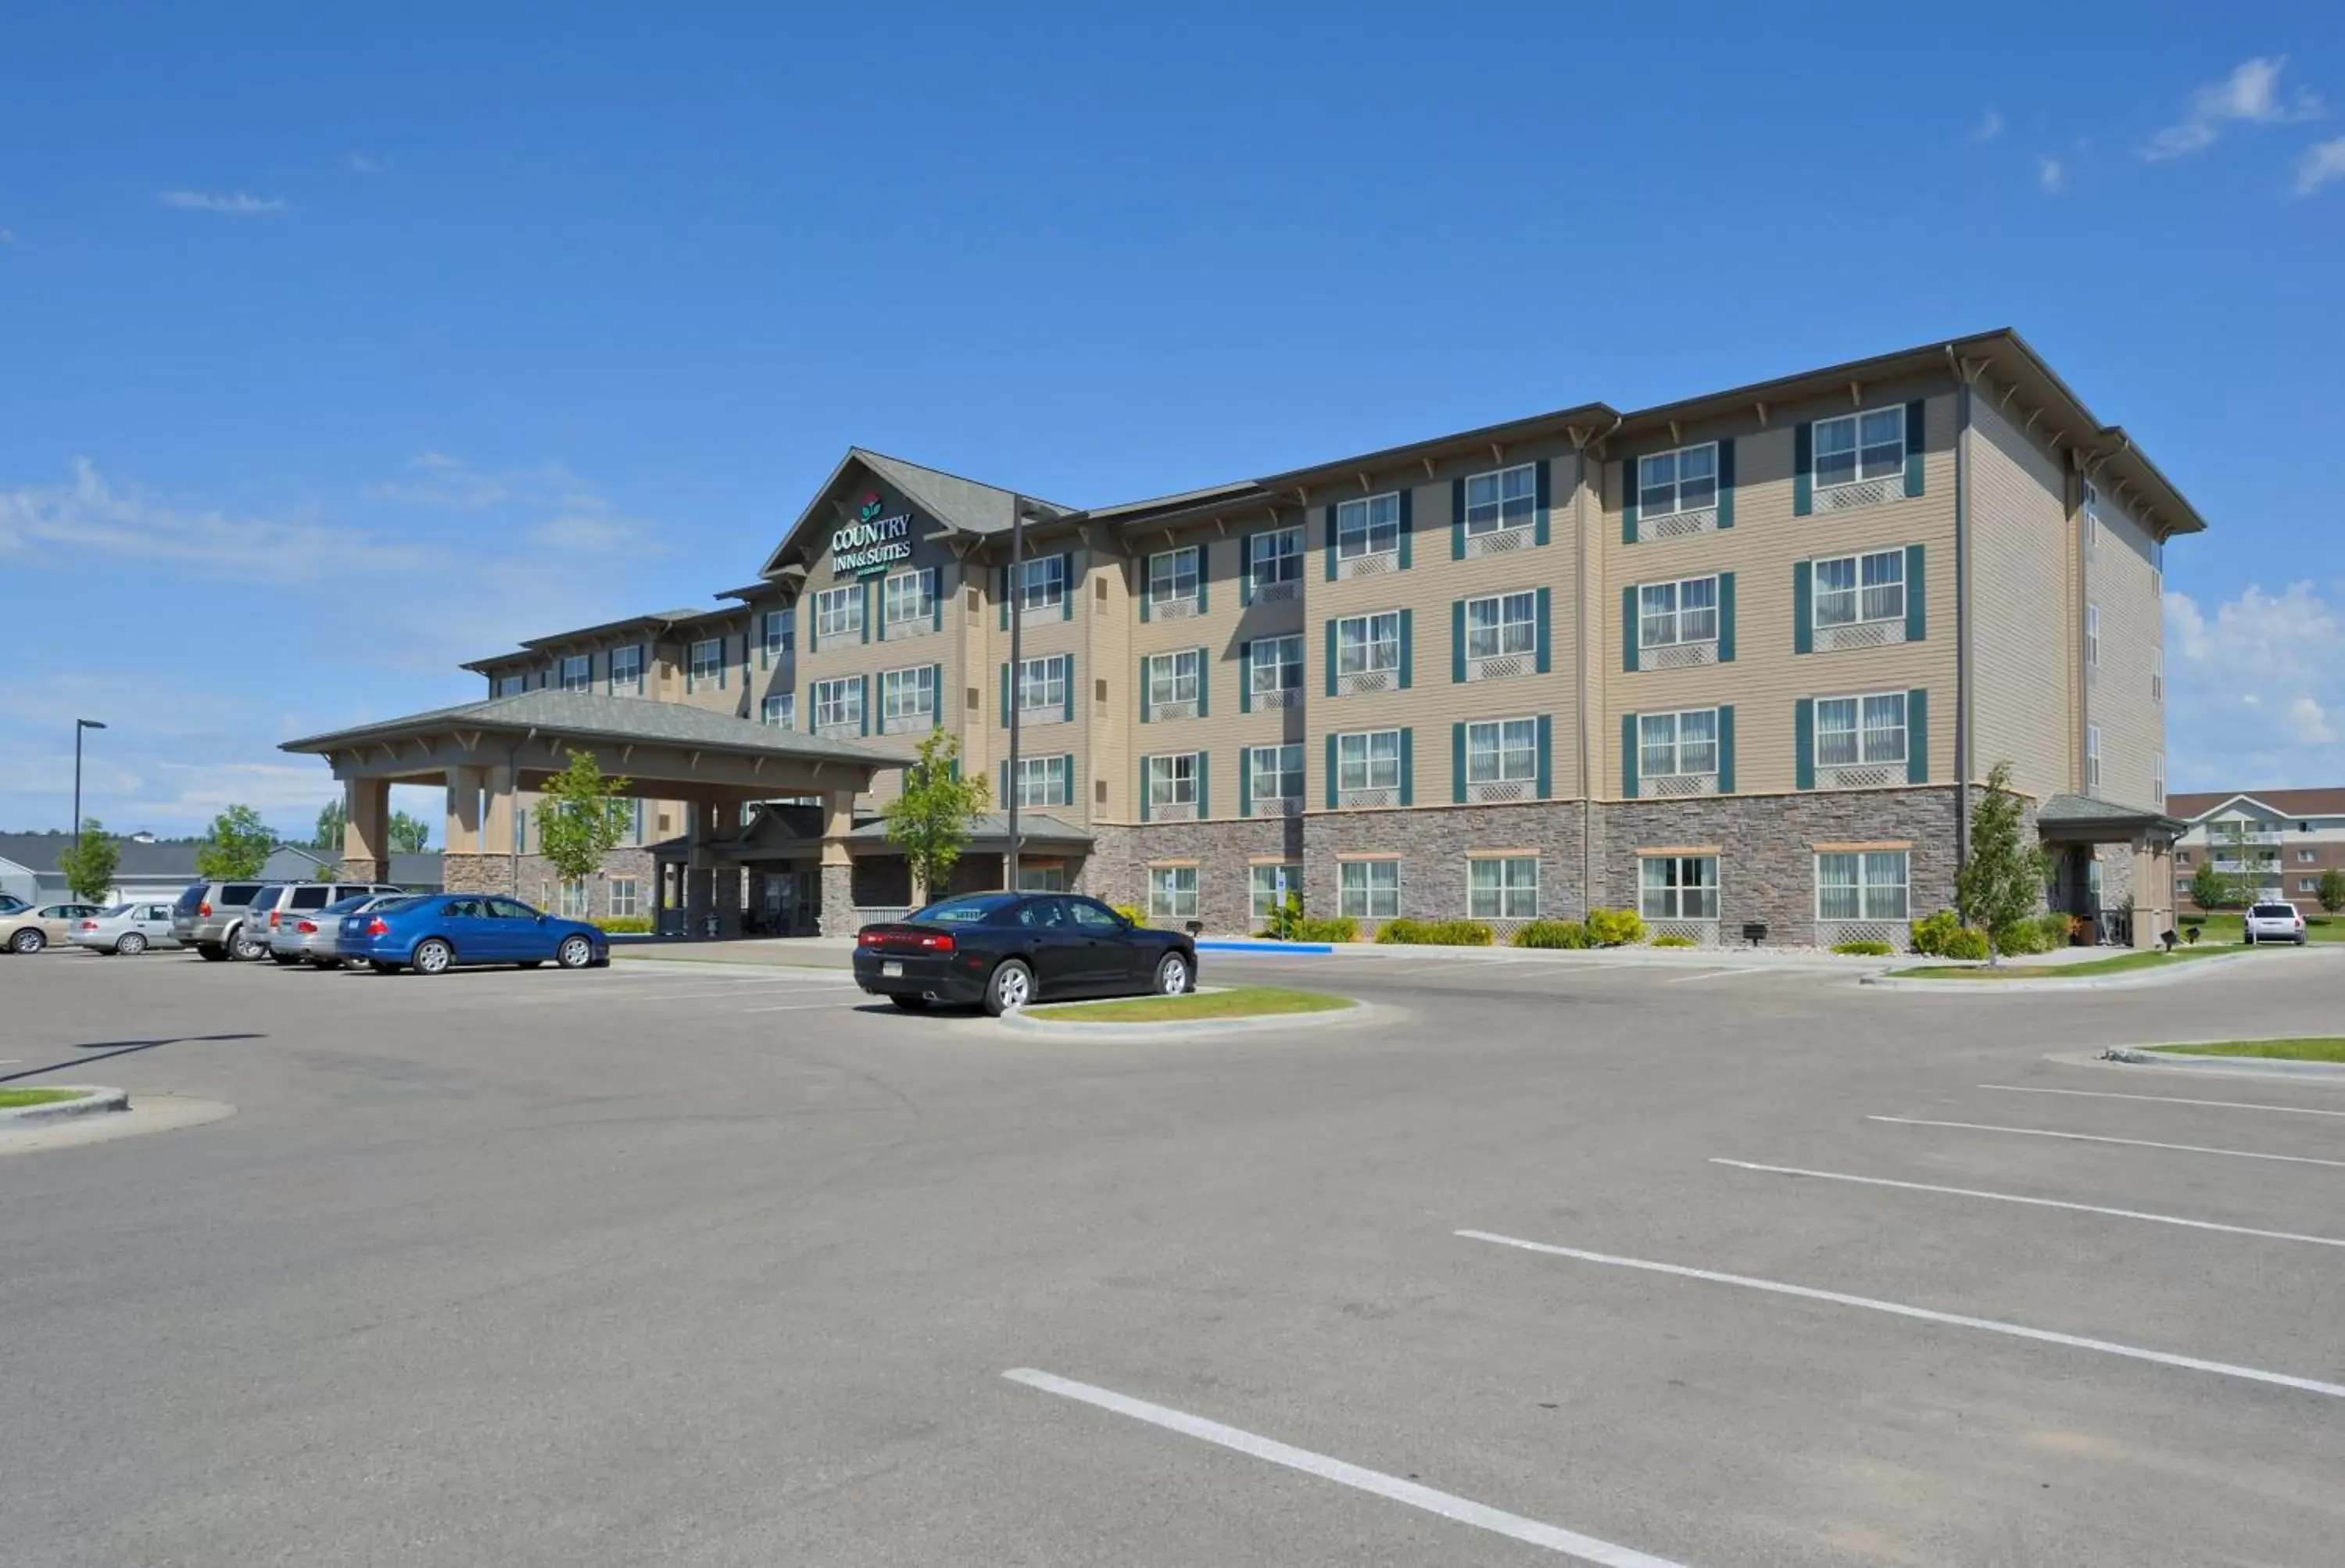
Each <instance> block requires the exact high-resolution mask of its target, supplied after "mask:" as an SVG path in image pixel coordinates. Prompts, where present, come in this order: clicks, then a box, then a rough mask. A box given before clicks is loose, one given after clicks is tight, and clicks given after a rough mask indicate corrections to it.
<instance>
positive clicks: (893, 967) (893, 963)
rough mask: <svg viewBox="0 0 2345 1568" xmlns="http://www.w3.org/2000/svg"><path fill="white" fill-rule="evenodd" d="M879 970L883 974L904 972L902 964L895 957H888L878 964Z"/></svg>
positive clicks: (889, 974) (891, 974)
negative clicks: (886, 960) (885, 960)
mask: <svg viewBox="0 0 2345 1568" xmlns="http://www.w3.org/2000/svg"><path fill="white" fill-rule="evenodd" d="M879 972H880V973H881V974H882V975H883V976H894V975H899V974H901V973H903V972H904V966H903V964H902V962H899V961H898V960H896V959H889V960H888V962H885V963H882V964H881V965H880V966H879Z"/></svg>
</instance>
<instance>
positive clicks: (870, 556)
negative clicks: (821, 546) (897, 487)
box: [830, 491, 912, 577]
mask: <svg viewBox="0 0 2345 1568" xmlns="http://www.w3.org/2000/svg"><path fill="white" fill-rule="evenodd" d="M881 510H882V505H881V503H880V500H879V496H878V493H877V492H876V491H875V492H873V493H871V494H867V495H865V496H864V497H863V504H861V505H860V506H858V508H857V509H856V516H855V521H854V522H852V523H849V524H848V525H847V526H846V527H844V528H841V529H839V530H838V531H837V533H835V534H833V535H831V536H830V569H831V570H832V571H834V572H837V573H839V574H840V575H854V576H858V577H860V576H864V575H868V574H869V573H872V572H884V571H886V570H887V569H888V567H890V566H892V565H895V564H896V563H897V562H898V561H909V560H910V559H911V558H912V514H910V513H909V512H898V513H897V514H895V515H894V516H892V517H882V516H880V515H879V514H880V511H881Z"/></svg>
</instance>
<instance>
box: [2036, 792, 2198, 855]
mask: <svg viewBox="0 0 2345 1568" xmlns="http://www.w3.org/2000/svg"><path fill="white" fill-rule="evenodd" d="M2187 829H2188V823H2186V822H2184V821H2183V820H2182V819H2180V818H2179V817H2169V816H2167V814H2166V813H2165V812H2163V811H2152V810H2149V809H2146V808H2143V807H2138V806H2123V805H2119V804H2118V803H2117V801H2114V800H2103V799H2097V798H2096V797H2094V796H2091V795H2055V796H2053V797H2052V798H2051V799H2048V800H2046V801H2045V802H2044V805H2043V807H2042V808H2041V809H2039V810H2038V811H2037V812H2036V816H2035V832H2036V836H2037V837H2038V838H2040V839H2042V840H2044V841H2045V842H2046V843H2047V844H2116V843H2126V842H2129V841H2131V840H2136V839H2141V838H2162V839H2178V838H2180V837H2181V836H2182V834H2183V833H2184V831H2186V830H2187Z"/></svg>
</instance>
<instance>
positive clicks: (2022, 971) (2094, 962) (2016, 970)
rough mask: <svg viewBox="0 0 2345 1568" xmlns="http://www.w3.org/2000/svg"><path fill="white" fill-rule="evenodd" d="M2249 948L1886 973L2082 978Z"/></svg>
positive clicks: (1920, 976) (1917, 977)
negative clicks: (2083, 960)
mask: <svg viewBox="0 0 2345 1568" xmlns="http://www.w3.org/2000/svg"><path fill="white" fill-rule="evenodd" d="M2250 951H2253V950H2251V949H2248V948H2238V947H2178V948H2176V949H2175V950H2174V952H2172V954H2170V955H2169V954H2167V953H2164V952H2158V951H2157V949H2156V948H2149V949H2147V950H2145V951H2143V952H2121V953H2119V954H2117V957H2115V958H2094V959H2087V960H2086V961H2085V962H2083V963H2062V964H2055V965H2050V966H2046V965H2044V964H2035V963H2026V964H2021V963H2006V964H2005V965H2003V966H2002V967H2001V968H1999V969H1989V968H1988V967H1987V966H1986V965H1985V964H1983V963H1964V964H1943V965H1923V966H1921V967H1918V968H1914V969H1893V970H1891V971H1890V972H1889V973H1890V975H1891V977H1892V978H1893V979H1898V980H1985V981H1997V980H2085V979H2088V978H2090V977H2092V976H2094V975H2096V974H2129V973H2132V972H2134V971H2136V970H2140V969H2164V968H2166V967H2167V965H2169V964H2176V963H2188V962H2191V961H2192V960H2194V959H2200V958H2220V957H2223V956H2224V955H2226V954H2228V953H2233V952H2250Z"/></svg>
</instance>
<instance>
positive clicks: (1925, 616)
mask: <svg viewBox="0 0 2345 1568" xmlns="http://www.w3.org/2000/svg"><path fill="white" fill-rule="evenodd" d="M1929 631H1930V596H1929V592H1928V585H1927V584H1925V583H1924V581H1923V580H1922V546H1921V545H1906V546H1905V640H1906V641H1907V642H1909V643H1918V642H1920V641H1922V640H1923V639H1924V637H1926V636H1928V635H1929Z"/></svg>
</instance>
